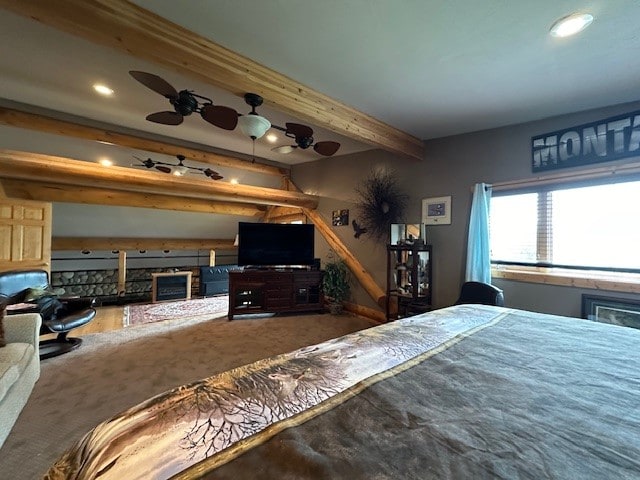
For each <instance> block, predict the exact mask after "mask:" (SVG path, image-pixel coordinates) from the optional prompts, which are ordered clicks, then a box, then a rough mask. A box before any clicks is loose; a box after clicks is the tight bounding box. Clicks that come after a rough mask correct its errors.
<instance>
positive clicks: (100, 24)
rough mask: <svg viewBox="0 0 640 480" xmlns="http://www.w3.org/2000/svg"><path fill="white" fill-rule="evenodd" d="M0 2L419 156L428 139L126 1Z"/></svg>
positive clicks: (386, 147) (298, 115) (313, 120)
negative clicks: (385, 121)
mask: <svg viewBox="0 0 640 480" xmlns="http://www.w3.org/2000/svg"><path fill="white" fill-rule="evenodd" d="M0 6H2V7H4V8H6V9H8V10H11V11H13V12H14V13H17V14H19V15H23V16H26V17H28V18H31V19H34V20H37V21H39V22H42V23H44V24H46V25H49V26H52V27H54V28H58V29H60V30H63V31H65V32H67V33H70V34H72V35H76V36H79V37H82V38H84V39H86V40H89V41H91V42H94V43H97V44H100V45H106V46H108V47H111V48H115V49H117V50H120V51H122V52H124V53H126V54H128V55H133V56H135V57H138V58H141V59H144V60H147V61H151V62H154V63H156V64H158V65H161V66H163V67H166V68H169V69H172V70H174V71H176V72H178V73H180V74H183V75H187V76H190V77H192V78H196V79H198V80H201V81H203V82H207V83H209V84H212V85H215V86H217V87H220V88H222V89H224V90H227V91H230V92H233V93H234V94H236V95H239V96H242V95H244V93H246V92H255V93H258V94H260V95H262V96H263V97H264V99H265V102H266V103H267V104H269V105H270V106H272V107H274V108H275V109H277V110H280V111H283V112H286V113H288V114H291V115H293V116H294V117H296V118H299V119H301V120H305V121H308V122H310V123H312V124H313V125H318V126H321V127H325V128H327V129H329V130H332V131H334V132H337V133H339V134H341V135H344V136H347V137H350V138H354V139H356V140H358V141H361V142H365V143H368V144H370V145H374V146H376V147H379V148H382V149H383V150H387V151H390V152H394V153H398V154H401V155H406V156H408V157H411V158H415V159H418V160H422V159H423V158H424V142H423V141H422V140H420V139H418V138H416V137H414V136H412V135H409V134H408V133H405V132H402V131H401V130H398V129H396V128H394V127H391V126H390V125H387V124H385V123H383V122H381V121H379V120H377V119H375V118H373V117H371V116H370V115H367V114H365V113H363V112H360V111H358V110H356V109H354V108H352V107H349V106H348V105H345V104H344V103H342V102H339V101H337V100H335V99H332V98H330V97H328V96H327V95H324V94H322V93H320V92H317V91H315V90H313V89H311V88H309V87H307V86H306V85H303V84H301V83H299V82H296V81H295V80H293V79H291V78H289V77H286V76H285V75H282V74H280V73H278V72H276V71H274V70H271V69H269V68H267V67H265V66H263V65H260V64H259V63H256V62H254V61H252V60H250V59H249V58H247V57H244V56H242V55H239V54H237V53H235V52H233V51H231V50H229V49H226V48H224V47H222V46H221V45H218V44H216V43H214V42H212V41H211V40H209V39H207V38H205V37H202V36H200V35H197V34H196V33H194V32H191V31H190V30H187V29H186V28H184V27H181V26H179V25H176V24H175V23H172V22H170V21H169V20H167V19H165V18H162V17H160V16H158V15H156V14H154V13H152V12H149V11H148V10H145V9H143V8H141V7H138V6H137V5H135V4H133V3H130V2H128V1H126V0H57V1H55V2H52V1H50V0H0Z"/></svg>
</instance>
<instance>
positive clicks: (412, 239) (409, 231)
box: [390, 223, 427, 246]
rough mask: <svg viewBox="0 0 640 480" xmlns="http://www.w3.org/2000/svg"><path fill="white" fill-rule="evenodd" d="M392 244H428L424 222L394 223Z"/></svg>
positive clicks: (392, 225) (392, 226)
mask: <svg viewBox="0 0 640 480" xmlns="http://www.w3.org/2000/svg"><path fill="white" fill-rule="evenodd" d="M390 243H391V245H418V246H422V245H426V243H427V234H426V227H425V225H424V223H392V224H391V242H390Z"/></svg>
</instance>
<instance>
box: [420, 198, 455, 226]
mask: <svg viewBox="0 0 640 480" xmlns="http://www.w3.org/2000/svg"><path fill="white" fill-rule="evenodd" d="M422 223H425V224H427V225H450V224H451V196H450V195H449V196H448V197H433V198H425V199H423V200H422Z"/></svg>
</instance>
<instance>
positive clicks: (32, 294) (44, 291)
mask: <svg viewBox="0 0 640 480" xmlns="http://www.w3.org/2000/svg"><path fill="white" fill-rule="evenodd" d="M52 295H55V293H54V292H52V291H51V290H49V289H48V288H27V293H25V295H24V301H25V302H34V301H37V300H39V299H40V298H42V297H44V296H52Z"/></svg>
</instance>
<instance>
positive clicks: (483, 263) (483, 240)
mask: <svg viewBox="0 0 640 480" xmlns="http://www.w3.org/2000/svg"><path fill="white" fill-rule="evenodd" d="M490 204H491V185H487V184H485V183H476V185H475V187H474V189H473V201H472V203H471V216H470V218H469V240H468V244H467V271H466V275H465V278H466V281H467V282H472V281H473V282H484V283H491V251H490V247H489V208H490Z"/></svg>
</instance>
